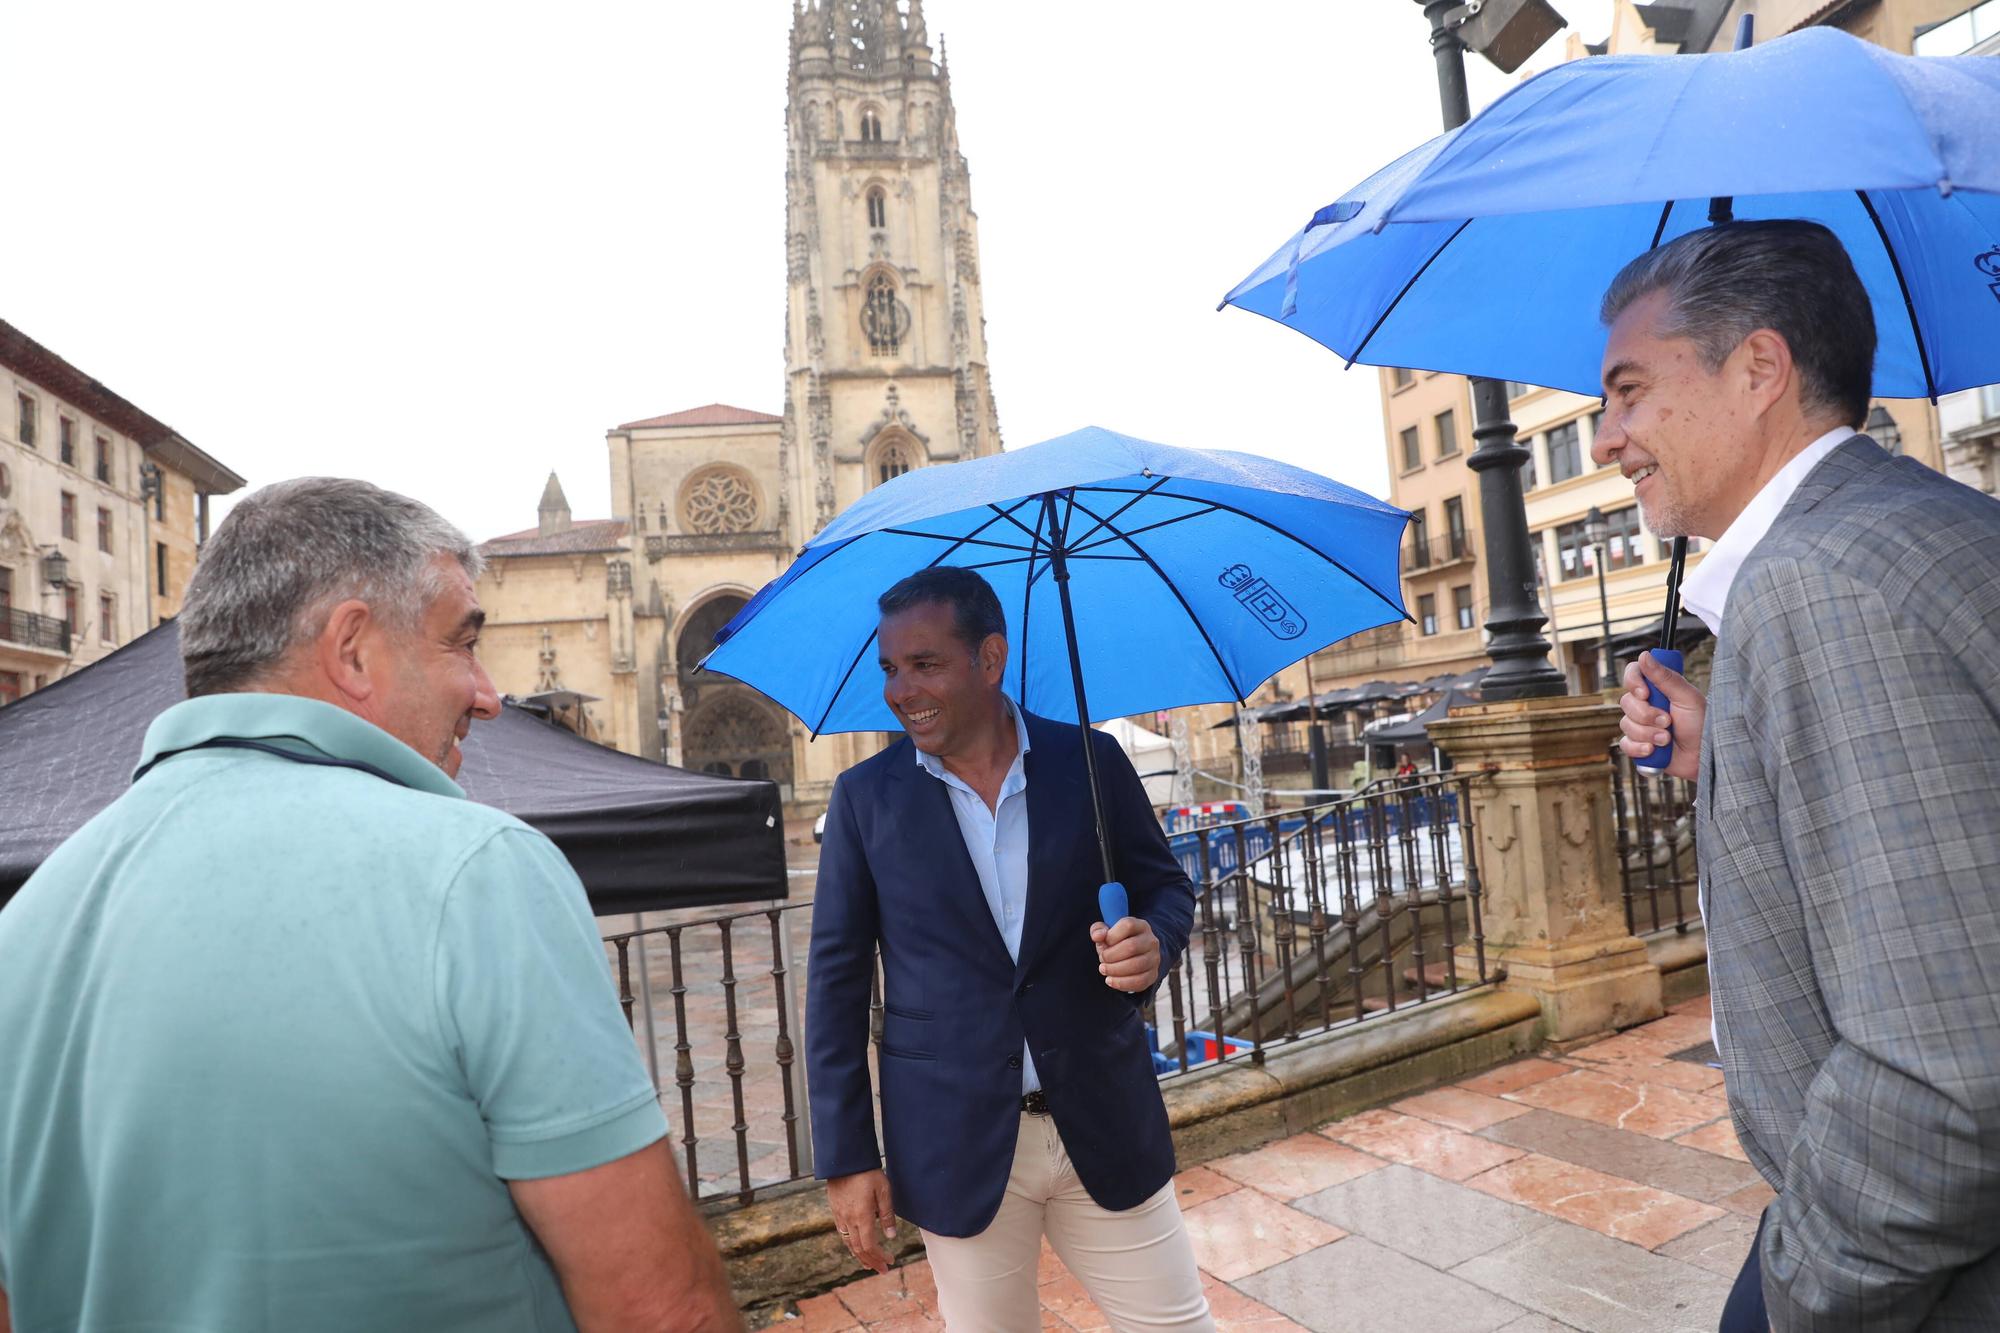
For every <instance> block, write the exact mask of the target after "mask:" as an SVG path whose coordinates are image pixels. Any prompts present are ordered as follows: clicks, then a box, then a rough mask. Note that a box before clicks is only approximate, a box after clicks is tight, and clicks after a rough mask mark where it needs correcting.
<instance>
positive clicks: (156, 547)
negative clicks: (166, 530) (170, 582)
mask: <svg viewBox="0 0 2000 1333" xmlns="http://www.w3.org/2000/svg"><path fill="white" fill-rule="evenodd" d="M153 592H154V594H155V595H156V596H160V597H165V596H166V595H167V544H166V543H165V542H154V543H153Z"/></svg>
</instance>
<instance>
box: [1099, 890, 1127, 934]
mask: <svg viewBox="0 0 2000 1333" xmlns="http://www.w3.org/2000/svg"><path fill="white" fill-rule="evenodd" d="M1097 910H1098V913H1099V915H1100V919H1102V920H1103V922H1104V924H1105V927H1106V928H1107V929H1108V928H1110V927H1112V926H1115V925H1117V924H1118V923H1119V922H1120V921H1123V920H1124V919H1125V918H1126V917H1128V916H1130V915H1132V909H1131V905H1130V903H1129V901H1128V900H1127V899H1126V897H1125V886H1124V885H1123V884H1120V883H1118V882H1117V881H1116V880H1113V881H1112V882H1111V883H1109V884H1100V885H1098V886H1097Z"/></svg>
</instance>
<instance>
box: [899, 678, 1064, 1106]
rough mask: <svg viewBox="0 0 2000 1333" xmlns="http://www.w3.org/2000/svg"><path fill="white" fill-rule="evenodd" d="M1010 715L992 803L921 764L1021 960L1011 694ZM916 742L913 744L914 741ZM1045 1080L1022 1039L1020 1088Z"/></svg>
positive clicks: (1023, 890) (1021, 837)
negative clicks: (1008, 740)
mask: <svg viewBox="0 0 2000 1333" xmlns="http://www.w3.org/2000/svg"><path fill="white" fill-rule="evenodd" d="M1000 697H1001V699H1002V700H1003V701H1004V702H1005V703H1006V705H1007V715H1008V716H1009V717H1011V718H1013V719H1014V734H1015V736H1016V737H1017V738H1018V740H1019V744H1018V746H1017V747H1016V749H1015V751H1014V762H1013V763H1012V764H1011V765H1009V766H1008V768H1007V776H1006V777H1005V778H1003V779H1002V780H1001V783H1000V799H999V801H998V802H997V803H996V804H995V805H994V807H993V808H992V809H988V808H987V806H986V798H985V797H983V796H981V795H980V794H979V793H978V792H976V791H974V790H973V789H972V788H971V787H970V786H968V785H967V784H966V782H965V780H964V779H962V778H960V777H959V776H958V775H957V774H956V773H953V772H952V771H951V770H950V769H948V768H946V767H945V766H944V760H942V759H940V758H938V757H937V756H936V755H934V754H925V753H924V752H923V751H922V750H918V751H917V766H918V767H920V768H922V769H923V770H924V772H926V773H928V774H930V775H931V776H932V777H934V778H936V779H937V780H938V781H939V782H942V783H943V784H944V786H945V791H946V792H947V793H949V794H950V796H951V812H952V814H954V815H956V816H957V817H958V832H959V836H960V837H962V838H964V839H965V850H966V852H967V853H969V854H970V855H971V857H972V870H973V873H974V874H976V875H978V876H979V891H980V892H981V893H983V894H985V895H986V907H987V910H989V911H991V912H992V913H993V924H994V925H996V926H998V927H999V928H1000V938H1001V939H1002V940H1005V941H1006V943H1007V953H1008V956H1009V957H1011V958H1013V960H1014V961H1015V962H1017V963H1018V962H1020V961H1021V921H1022V918H1023V917H1025V916H1026V915H1027V912H1028V770H1027V766H1026V764H1025V762H1024V761H1025V760H1026V759H1027V757H1028V724H1027V723H1026V722H1025V721H1023V720H1022V718H1021V710H1020V709H1018V708H1016V707H1015V706H1014V701H1013V700H1012V699H1008V698H1007V696H1005V695H1002V696H1000ZM913 748H914V747H913ZM1041 1086H1042V1080H1041V1076H1040V1075H1039V1074H1037V1073H1036V1072H1035V1059H1034V1057H1033V1056H1032V1055H1030V1054H1029V1053H1028V1043H1027V1042H1026V1041H1025V1040H1024V1041H1023V1042H1022V1043H1021V1091H1022V1092H1023V1093H1029V1092H1034V1091H1035V1090H1036V1089H1038V1088H1040V1087H1041Z"/></svg>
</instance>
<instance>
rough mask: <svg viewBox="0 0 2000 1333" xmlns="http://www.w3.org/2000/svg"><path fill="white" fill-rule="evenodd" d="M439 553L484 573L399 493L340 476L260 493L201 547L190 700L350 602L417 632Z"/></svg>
mask: <svg viewBox="0 0 2000 1333" xmlns="http://www.w3.org/2000/svg"><path fill="white" fill-rule="evenodd" d="M439 556H449V557H451V558H452V559H454V560H456V561H457V562H458V563H459V566H460V568H462V569H464V570H465V572H466V575H467V576H468V577H471V578H477V577H479V573H480V571H481V570H482V569H483V568H485V563H486V562H485V561H484V560H483V559H482V558H481V557H480V554H479V551H478V549H477V548H475V547H474V546H473V544H472V542H471V540H470V539H468V538H467V537H466V535H465V534H464V533H462V532H460V531H459V530H458V529H457V528H455V527H453V526H452V525H451V524H450V523H447V522H446V521H445V520H444V519H442V518H440V517H438V515H437V513H436V511H434V510H432V509H431V508H430V507H429V506H428V505H424V504H420V503H418V502H417V501H415V500H412V499H410V498H408V497H407V496H402V495H397V494H396V493H395V492H393V491H385V490H383V489H382V488H380V487H379V486H371V485H369V484H368V483H367V482H365V481H350V480H347V479H345V478H341V477H298V478H295V479H293V480H291V481H281V482H278V483H277V484H276V485H272V486H266V487H264V488H263V489H262V490H260V491H257V492H256V493H255V494H253V495H251V496H249V497H248V498H246V499H244V500H243V501H241V502H240V503H238V504H237V505H236V507H235V508H233V509H231V510H230V511H229V516H228V517H227V518H225V519H223V520H222V523H221V525H220V526H219V527H217V528H216V530H215V533H214V535H213V536H211V537H210V538H209V539H208V542H207V544H206V545H204V546H203V547H202V552H201V560H200V562H199V563H198V564H197V565H196V566H195V571H194V578H193V579H192V580H191V581H190V582H189V584H188V591H187V598H186V600H185V602H184V603H183V604H182V607H181V614H180V633H181V670H182V671H183V673H184V674H185V675H186V678H187V692H188V697H189V698H196V697H198V696H201V695H204V694H222V693H227V692H229V691H233V690H242V689H246V688H249V687H251V686H252V685H253V684H254V683H255V682H256V681H257V680H258V678H260V677H261V676H263V675H265V674H266V673H267V672H269V671H271V670H273V669H274V668H276V667H277V666H278V665H279V664H280V663H281V662H282V661H283V660H284V658H285V656H286V655H287V654H289V653H290V652H291V650H292V649H293V648H294V647H296V646H297V645H298V644H300V643H303V642H305V641H307V640H309V639H312V638H314V637H315V636H317V635H318V634H319V632H320V631H321V630H322V629H324V628H325V627H326V618H327V616H328V615H330V614H331V613H332V611H333V608H334V607H335V606H337V605H339V604H340V603H341V602H343V601H346V600H348V599H349V598H355V599H359V600H360V601H363V602H366V603H367V604H368V607H369V609H370V610H371V611H373V612H374V613H375V614H376V615H378V616H380V617H381V618H382V619H383V620H385V621H387V622H388V623H390V624H392V625H394V626H396V627H397V628H399V629H415V628H416V627H417V625H418V624H420V623H421V621H422V619H423V614H424V611H425V610H426V609H427V608H428V607H429V606H430V603H431V601H432V599H433V598H435V597H436V596H437V595H438V593H439V592H441V591H442V590H443V585H442V583H441V581H440V579H439V575H438V570H437V567H436V565H437V559H438V557H439Z"/></svg>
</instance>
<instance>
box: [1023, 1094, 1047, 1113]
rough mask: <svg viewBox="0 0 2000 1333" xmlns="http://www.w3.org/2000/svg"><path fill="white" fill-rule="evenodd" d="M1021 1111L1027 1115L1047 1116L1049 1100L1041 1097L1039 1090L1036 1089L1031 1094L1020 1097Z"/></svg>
mask: <svg viewBox="0 0 2000 1333" xmlns="http://www.w3.org/2000/svg"><path fill="white" fill-rule="evenodd" d="M1021 1110H1022V1111H1023V1112H1024V1113H1026V1114H1028V1115H1047V1114H1048V1113H1049V1099H1048V1098H1047V1097H1044V1096H1043V1095H1042V1090H1041V1089H1040V1088H1037V1089H1035V1090H1034V1091H1033V1092H1030V1093H1026V1094H1023V1096H1022V1097H1021Z"/></svg>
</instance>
